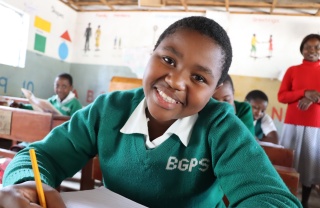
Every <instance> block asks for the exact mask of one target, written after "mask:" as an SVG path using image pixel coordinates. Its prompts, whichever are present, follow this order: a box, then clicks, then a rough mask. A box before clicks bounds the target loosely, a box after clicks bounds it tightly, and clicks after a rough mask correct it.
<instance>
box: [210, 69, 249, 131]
mask: <svg viewBox="0 0 320 208" xmlns="http://www.w3.org/2000/svg"><path fill="white" fill-rule="evenodd" d="M212 97H213V98H214V99H216V100H218V101H220V102H227V103H229V104H230V105H232V106H233V108H234V111H235V113H236V116H238V118H239V119H240V120H241V121H242V122H243V123H244V125H246V127H247V128H248V129H249V130H250V132H251V133H252V135H255V132H254V126H253V115H252V110H251V105H250V104H249V103H247V102H239V101H236V100H234V87H233V82H232V79H231V77H230V75H227V77H226V79H225V80H224V81H223V83H222V86H219V88H217V90H216V91H215V92H214V94H213V96H212Z"/></svg>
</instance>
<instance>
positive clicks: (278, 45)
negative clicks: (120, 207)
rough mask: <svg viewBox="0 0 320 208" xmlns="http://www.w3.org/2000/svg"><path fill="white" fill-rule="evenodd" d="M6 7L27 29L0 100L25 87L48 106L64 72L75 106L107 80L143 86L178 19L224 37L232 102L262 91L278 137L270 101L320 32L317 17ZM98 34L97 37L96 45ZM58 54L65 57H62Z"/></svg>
mask: <svg viewBox="0 0 320 208" xmlns="http://www.w3.org/2000/svg"><path fill="white" fill-rule="evenodd" d="M5 2H6V3H8V4H11V5H13V6H15V7H17V8H19V9H20V10H22V11H24V12H26V13H28V14H29V15H30V29H29V37H28V40H29V41H28V52H27V60H26V67H25V68H23V69H21V68H13V67H8V66H5V65H1V64H0V94H4V95H10V96H21V93H20V88H21V87H26V88H28V89H30V90H32V91H33V92H34V93H35V95H36V96H39V97H42V98H47V97H50V96H51V95H52V94H53V89H52V88H53V80H54V78H55V76H56V75H57V74H59V73H61V72H69V73H71V75H72V76H73V77H74V87H75V89H76V91H77V94H78V96H79V99H80V101H81V103H82V104H83V105H87V104H89V103H90V102H92V100H93V99H95V98H96V97H97V96H98V95H99V94H101V93H104V92H107V91H108V88H109V81H110V79H111V77H112V76H115V75H118V76H127V77H139V78H142V76H143V72H144V67H145V65H146V63H147V61H148V58H149V56H150V54H151V53H152V50H153V47H154V45H155V43H156V40H157V38H158V37H159V36H160V34H161V33H162V31H163V30H164V29H165V28H166V27H167V26H168V25H169V24H171V23H173V22H174V21H176V20H178V19H181V18H183V17H186V16H191V15H200V16H207V17H208V18H212V19H214V20H216V21H217V22H218V23H220V24H221V25H222V26H223V27H224V28H225V29H226V31H227V32H228V34H229V36H230V39H231V43H232V46H233V53H234V56H233V62H232V65H231V68H230V74H231V75H232V77H233V79H234V83H235V89H236V98H237V99H238V100H243V99H244V97H245V95H246V94H247V92H248V91H250V90H252V89H260V90H263V91H265V92H266V94H267V95H268V96H269V99H270V102H269V107H268V109H267V113H269V114H270V115H271V117H272V118H273V119H274V120H275V122H276V123H279V125H277V127H278V128H279V129H280V130H281V122H282V121H283V120H284V115H285V105H282V104H280V103H278V101H277V98H276V93H277V91H278V89H279V85H280V81H281V79H282V76H283V74H284V73H285V71H286V69H287V68H288V67H289V66H291V65H295V64H299V63H301V61H302V56H301V54H300V52H299V45H300V42H301V40H302V38H303V37H304V36H305V35H307V34H309V33H319V30H320V29H319V28H320V21H319V17H299V16H276V15H245V14H242V15H241V14H229V13H227V12H215V11H207V12H206V13H188V12H81V13H76V12H75V11H73V10H72V9H70V8H69V7H67V6H66V5H64V4H63V3H62V2H60V1H58V0H46V1H43V0H24V1H20V0H5ZM39 19H40V20H43V21H44V24H45V25H46V26H48V24H49V25H50V31H48V30H43V29H41V27H40V28H39V27H38V26H36V25H35V22H36V20H39ZM89 23H90V26H91V36H90V39H89V45H90V50H89V51H85V50H84V44H85V31H86V29H87V27H88V24H89ZM98 26H100V36H99V38H98V41H97V29H98ZM297 28H299V29H297ZM66 33H67V35H66ZM253 34H255V35H256V40H257V44H256V49H257V51H256V53H251V48H252V38H253ZM36 35H40V36H43V37H45V38H46V45H45V48H46V49H45V51H39V50H36V49H35V45H36V42H37V40H36ZM270 37H272V39H270ZM97 42H98V43H99V44H98V45H97V44H96V43H97ZM270 45H271V47H270ZM270 48H271V49H270ZM61 50H62V51H63V52H66V50H67V56H66V57H62V56H61ZM43 77H45V78H43Z"/></svg>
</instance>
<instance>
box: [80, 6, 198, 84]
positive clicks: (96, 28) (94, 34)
mask: <svg viewBox="0 0 320 208" xmlns="http://www.w3.org/2000/svg"><path fill="white" fill-rule="evenodd" d="M190 15H203V14H199V13H158V12H155V13H148V14H146V13H125V12H123V13H122V12H119V13H118V12H117V13H103V12H98V13H84V14H81V13H80V14H79V18H78V25H79V27H77V30H78V31H76V34H82V35H81V36H76V37H75V41H74V42H75V45H74V46H75V48H74V62H76V63H83V64H99V65H121V66H128V67H129V68H130V69H131V70H132V72H133V73H135V74H136V75H137V77H140V78H142V75H143V72H144V69H145V66H146V64H147V61H148V60H149V57H150V54H151V53H152V51H153V49H154V46H155V44H156V41H157V39H158V38H159V36H160V34H161V33H162V32H163V30H164V29H165V28H167V27H168V26H169V25H170V24H172V23H173V22H175V21H176V20H178V19H181V18H183V17H187V16H190ZM80 29H82V30H81V31H80Z"/></svg>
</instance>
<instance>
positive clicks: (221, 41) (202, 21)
mask: <svg viewBox="0 0 320 208" xmlns="http://www.w3.org/2000/svg"><path fill="white" fill-rule="evenodd" d="M180 29H190V30H195V31H197V32H199V33H200V34H202V35H206V36H208V37H209V38H211V39H212V40H213V41H214V42H215V43H216V44H218V45H219V47H220V48H221V49H222V56H223V60H222V61H221V64H222V71H221V77H220V79H219V81H218V85H219V84H221V83H222V82H223V81H224V79H225V78H226V76H227V74H228V71H229V68H230V65H231V62H232V47H231V43H230V39H229V37H228V35H227V32H226V31H225V30H224V29H223V28H222V27H221V26H220V25H219V24H218V23H217V22H215V21H214V20H212V19H209V18H207V17H203V16H191V17H185V18H183V19H180V20H178V21H176V22H174V23H173V24H171V25H170V26H169V27H168V28H167V29H166V30H165V31H164V32H163V33H162V34H161V35H160V37H159V39H158V41H157V43H156V45H155V46H154V49H153V50H155V49H156V48H157V47H158V46H159V44H160V43H161V42H162V40H163V39H165V38H166V37H168V36H170V35H172V34H174V33H175V32H177V31H178V30H180Z"/></svg>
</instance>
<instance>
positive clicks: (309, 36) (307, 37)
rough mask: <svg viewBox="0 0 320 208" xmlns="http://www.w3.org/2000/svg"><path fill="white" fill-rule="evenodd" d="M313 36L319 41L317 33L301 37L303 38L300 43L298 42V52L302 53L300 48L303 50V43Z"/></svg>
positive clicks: (319, 36)
mask: <svg viewBox="0 0 320 208" xmlns="http://www.w3.org/2000/svg"><path fill="white" fill-rule="evenodd" d="M313 38H315V39H318V40H319V41H320V35H319V34H309V35H307V36H306V37H304V38H303V40H302V42H301V44H300V53H301V54H302V50H303V46H304V44H305V43H306V42H307V41H308V40H310V39H313Z"/></svg>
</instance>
